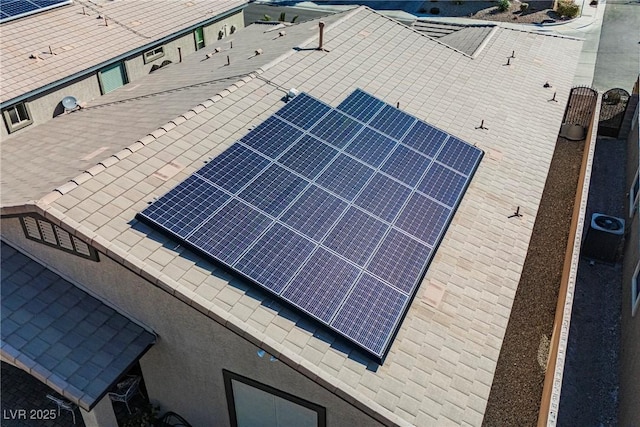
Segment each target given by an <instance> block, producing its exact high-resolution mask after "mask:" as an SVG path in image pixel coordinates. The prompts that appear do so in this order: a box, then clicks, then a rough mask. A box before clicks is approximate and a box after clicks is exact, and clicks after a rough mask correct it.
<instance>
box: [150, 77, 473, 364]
mask: <svg viewBox="0 0 640 427" xmlns="http://www.w3.org/2000/svg"><path fill="white" fill-rule="evenodd" d="M481 157H482V151H481V150H479V149H477V148H475V147H473V146H471V145H469V144H467V143H465V142H463V141H461V140H460V139H458V138H455V137H453V136H451V135H449V134H447V133H445V132H443V131H441V130H439V129H437V128H435V127H433V126H430V125H428V124H426V123H424V122H421V121H419V120H417V119H416V118H414V117H412V116H410V115H408V114H406V113H404V112H402V111H400V110H398V109H396V108H394V107H392V106H390V105H387V104H385V103H384V102H382V101H380V100H378V99H376V98H374V97H373V96H371V95H369V94H367V93H365V92H364V91H362V90H356V91H355V92H354V93H352V94H351V95H350V96H349V97H348V98H347V99H345V100H344V101H343V102H342V103H341V104H340V105H339V106H338V107H337V108H332V107H330V106H328V105H326V104H324V103H322V102H320V101H318V100H316V99H314V98H312V97H311V96H309V95H307V94H304V93H301V94H300V95H298V96H297V97H295V98H294V99H293V100H291V101H289V102H288V103H287V104H286V105H285V106H284V107H283V108H282V109H280V110H279V111H278V112H276V113H275V115H273V116H271V117H270V118H268V119H267V120H266V121H265V122H264V123H262V124H261V125H259V126H257V127H256V128H255V129H253V130H252V131H251V132H249V134H247V135H246V136H244V137H243V138H242V139H240V140H239V141H238V142H236V143H235V144H234V145H232V146H231V147H230V148H229V149H227V150H226V151H225V152H223V153H222V154H220V155H219V156H218V157H216V158H215V159H213V160H212V161H211V162H209V163H208V164H207V165H205V166H204V167H203V168H201V169H200V170H199V171H197V172H195V173H194V174H193V175H192V176H190V177H189V178H187V179H186V180H185V181H184V182H182V183H181V184H180V185H178V186H177V187H175V188H174V189H173V190H171V191H170V192H169V193H167V194H166V195H165V196H163V197H161V198H159V199H158V200H157V201H155V202H154V203H152V204H151V205H150V206H149V207H148V208H147V209H145V210H144V211H143V212H141V213H140V214H139V216H140V218H141V219H143V220H145V221H147V222H150V223H151V224H153V225H155V226H157V227H159V228H160V229H161V230H165V231H166V232H168V233H170V234H171V235H173V236H175V237H176V238H178V239H181V240H182V241H183V242H185V243H186V244H188V245H189V246H190V247H192V248H195V249H197V250H198V251H200V252H201V253H203V254H206V255H208V256H210V257H211V258H213V259H214V260H216V261H218V262H220V263H222V264H224V265H226V266H228V267H230V268H231V269H232V270H234V271H235V272H237V273H239V274H240V275H242V276H243V277H245V278H247V279H249V280H251V281H252V282H254V283H256V284H258V285H259V286H261V287H262V288H264V289H266V290H268V291H269V292H271V293H273V294H275V295H277V296H278V297H279V298H281V299H282V300H284V301H286V302H288V303H290V304H291V305H293V306H295V307H297V308H298V309H300V310H302V311H303V312H305V313H307V314H308V315H310V316H311V317H313V318H315V319H317V320H318V321H319V322H321V323H322V324H323V325H325V326H328V327H329V328H330V329H332V330H334V331H336V332H337V333H339V334H340V335H342V336H344V337H346V338H347V339H349V340H350V341H352V342H353V343H355V344H356V345H357V346H358V347H360V348H361V349H364V350H365V351H367V352H368V353H369V354H371V355H373V356H374V357H375V358H376V359H377V360H380V361H382V359H383V358H384V355H385V354H386V352H387V351H388V349H389V347H390V345H391V342H392V339H393V336H394V335H395V333H396V331H397V329H398V328H399V326H400V323H401V321H402V318H403V317H404V314H405V313H406V311H407V309H408V305H409V303H410V301H411V299H412V298H413V296H414V294H415V292H416V291H417V288H418V286H419V284H420V281H421V279H422V277H423V275H424V274H425V272H426V269H427V266H428V264H429V261H430V260H431V258H432V257H433V255H434V252H435V250H436V248H437V245H438V244H439V242H440V240H441V239H442V237H443V235H444V233H445V230H446V228H447V227H448V224H449V222H450V221H451V219H452V217H453V214H454V212H455V210H456V208H457V206H458V204H459V202H460V200H461V198H462V197H463V195H464V192H465V191H466V188H467V186H468V184H469V182H470V180H471V178H472V175H473V173H474V172H475V170H476V168H477V166H478V164H479V162H480V160H481Z"/></svg>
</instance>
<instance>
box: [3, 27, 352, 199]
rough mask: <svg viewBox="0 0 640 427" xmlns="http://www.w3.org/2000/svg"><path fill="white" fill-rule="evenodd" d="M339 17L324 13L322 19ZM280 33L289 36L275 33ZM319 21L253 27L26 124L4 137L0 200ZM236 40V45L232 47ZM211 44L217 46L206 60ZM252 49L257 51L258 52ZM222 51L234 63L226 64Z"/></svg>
mask: <svg viewBox="0 0 640 427" xmlns="http://www.w3.org/2000/svg"><path fill="white" fill-rule="evenodd" d="M340 16H341V15H336V16H333V17H331V16H328V17H325V18H323V20H324V21H325V22H327V24H330V23H331V22H334V21H335V20H337V19H339V17H340ZM282 30H285V32H286V35H285V36H283V37H279V35H278V34H279V32H280V31H282ZM317 31H318V30H317V21H311V22H302V23H299V24H297V25H293V26H288V27H286V28H282V27H277V26H273V25H260V24H254V25H250V26H248V27H247V28H244V29H241V30H239V31H238V32H237V33H236V34H235V35H234V36H232V37H230V38H229V39H226V40H224V41H219V42H217V43H214V44H212V45H210V46H207V47H206V48H205V49H203V50H201V51H198V52H196V53H194V54H192V55H189V56H187V57H185V58H184V61H183V62H182V63H175V64H171V65H169V66H167V67H165V68H161V69H159V70H157V71H155V72H154V73H152V74H150V75H148V76H146V77H144V78H142V79H140V80H137V81H136V82H134V83H131V84H129V85H126V86H124V87H122V88H120V89H119V90H116V91H113V92H111V93H109V94H107V95H105V96H102V97H100V98H98V99H96V100H94V101H92V102H90V103H89V104H88V106H87V108H86V109H83V110H80V111H76V112H74V113H72V114H66V115H62V116H58V117H56V118H55V119H54V120H51V121H48V122H46V123H43V124H41V125H38V126H34V127H32V128H29V129H25V130H23V131H22V132H19V133H17V134H16V135H15V136H14V137H9V138H7V139H6V140H5V141H3V142H2V158H1V162H2V192H1V195H0V201H1V204H2V205H7V204H9V205H11V204H19V203H24V202H27V201H29V200H37V199H39V198H40V197H42V196H43V195H45V194H46V193H48V192H49V191H51V190H53V189H54V188H56V187H57V186H58V185H61V184H64V183H65V182H66V181H68V180H70V179H71V178H73V177H75V176H77V175H78V173H80V172H82V171H84V170H87V169H89V168H91V167H92V166H95V165H96V163H97V162H99V161H101V160H103V159H104V158H106V157H107V156H109V155H111V154H115V153H117V152H118V151H120V150H122V149H123V148H125V147H127V146H129V145H131V144H132V143H134V142H135V141H136V140H138V139H140V138H143V137H145V136H147V135H148V134H149V133H151V132H153V131H155V130H156V129H157V128H158V127H160V126H163V125H165V124H166V123H167V122H169V121H170V120H174V119H176V118H177V117H178V116H179V115H181V114H183V113H184V112H185V111H187V110H189V109H190V108H193V107H195V106H196V105H197V104H198V103H200V102H202V101H204V100H206V99H207V98H210V97H212V96H214V95H215V94H217V93H218V92H220V91H221V90H223V89H225V88H227V87H229V86H230V85H231V84H232V83H234V82H236V81H238V80H240V79H241V78H243V76H246V75H248V74H249V73H252V72H254V71H255V70H258V69H260V67H262V66H264V65H266V64H268V63H269V62H271V61H273V60H275V59H276V58H278V57H279V56H280V55H282V54H283V53H285V52H287V51H291V52H293V51H292V50H291V49H292V48H293V47H295V46H297V45H298V44H300V43H302V42H304V41H305V40H306V39H308V38H309V37H313V36H315V35H316V34H317ZM231 43H233V48H231V47H230V46H231ZM216 48H220V49H221V51H220V52H218V53H215V54H214V55H213V56H212V57H211V58H210V59H206V56H205V55H206V54H207V53H213V52H214V51H215V49H216ZM256 49H262V54H261V55H259V56H256V55H255V51H256ZM227 56H229V57H230V59H231V65H229V66H227V65H226V64H227Z"/></svg>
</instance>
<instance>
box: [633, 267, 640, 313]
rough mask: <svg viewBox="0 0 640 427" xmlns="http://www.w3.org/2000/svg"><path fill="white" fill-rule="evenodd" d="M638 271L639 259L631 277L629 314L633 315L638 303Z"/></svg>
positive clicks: (639, 294) (639, 292) (639, 269)
mask: <svg viewBox="0 0 640 427" xmlns="http://www.w3.org/2000/svg"><path fill="white" fill-rule="evenodd" d="M639 271H640V261H638V265H636V271H635V272H634V273H633V277H632V278H631V315H632V316H635V315H636V312H637V311H638V306H639V305H640V289H639V288H638V272H639Z"/></svg>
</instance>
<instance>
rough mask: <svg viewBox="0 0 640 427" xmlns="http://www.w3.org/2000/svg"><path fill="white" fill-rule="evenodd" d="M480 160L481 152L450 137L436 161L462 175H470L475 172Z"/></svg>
mask: <svg viewBox="0 0 640 427" xmlns="http://www.w3.org/2000/svg"><path fill="white" fill-rule="evenodd" d="M481 158H482V151H480V150H478V149H477V148H476V147H474V146H472V145H469V144H467V143H466V142H464V141H462V140H460V139H458V138H456V137H453V136H452V137H450V138H449V139H448V140H447V143H446V144H445V145H444V147H443V148H442V151H440V153H439V154H438V156H437V157H436V160H438V161H439V162H440V163H443V164H445V165H447V166H449V167H450V168H453V169H455V170H457V171H460V172H462V173H463V174H464V175H470V174H471V173H473V171H475V170H476V167H477V166H478V163H480V159H481Z"/></svg>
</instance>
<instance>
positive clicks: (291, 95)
mask: <svg viewBox="0 0 640 427" xmlns="http://www.w3.org/2000/svg"><path fill="white" fill-rule="evenodd" d="M298 94H300V91H299V90H298V89H296V88H294V87H292V88H291V89H289V92H287V97H289V99H293V98H295V97H296V96H298Z"/></svg>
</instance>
